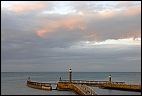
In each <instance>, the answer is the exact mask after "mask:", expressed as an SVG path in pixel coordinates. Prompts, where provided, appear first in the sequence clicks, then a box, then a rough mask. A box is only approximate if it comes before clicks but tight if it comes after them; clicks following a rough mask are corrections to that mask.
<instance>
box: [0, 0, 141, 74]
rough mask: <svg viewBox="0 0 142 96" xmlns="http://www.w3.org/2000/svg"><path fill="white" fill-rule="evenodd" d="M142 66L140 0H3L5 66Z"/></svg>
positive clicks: (42, 69) (94, 69)
mask: <svg viewBox="0 0 142 96" xmlns="http://www.w3.org/2000/svg"><path fill="white" fill-rule="evenodd" d="M69 68H72V70H73V72H141V1H1V72H67V71H68V70H69Z"/></svg>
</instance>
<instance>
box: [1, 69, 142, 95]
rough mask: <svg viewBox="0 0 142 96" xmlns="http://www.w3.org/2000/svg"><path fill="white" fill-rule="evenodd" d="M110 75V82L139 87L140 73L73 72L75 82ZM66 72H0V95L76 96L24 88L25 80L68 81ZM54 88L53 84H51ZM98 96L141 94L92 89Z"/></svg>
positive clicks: (67, 92) (55, 91) (102, 78)
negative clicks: (120, 82)
mask: <svg viewBox="0 0 142 96" xmlns="http://www.w3.org/2000/svg"><path fill="white" fill-rule="evenodd" d="M110 74H111V76H112V81H124V82H125V83H127V84H140V85H141V72H73V73H72V75H73V77H72V78H73V79H74V80H75V79H76V80H108V76H109V75H110ZM68 75H69V74H68V72H1V95H76V94H75V93H73V92H71V91H57V90H52V91H46V90H39V89H33V88H29V87H27V86H26V80H27V79H28V77H31V80H33V81H39V82H58V81H59V78H60V77H62V79H66V80H67V79H69V76H68ZM52 87H53V88H56V85H55V84H52ZM92 88H93V89H94V90H95V91H96V92H97V93H98V94H99V95H141V92H132V91H120V90H110V89H100V88H98V87H92Z"/></svg>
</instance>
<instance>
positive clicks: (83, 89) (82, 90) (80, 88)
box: [56, 82, 97, 95]
mask: <svg viewBox="0 0 142 96" xmlns="http://www.w3.org/2000/svg"><path fill="white" fill-rule="evenodd" d="M56 89H57V90H59V91H60V90H61V91H66V90H72V91H73V92H75V93H76V94H78V95H97V93H96V92H95V91H94V90H93V89H92V88H90V87H89V86H87V85H84V84H73V83H71V82H58V84H57V88H56Z"/></svg>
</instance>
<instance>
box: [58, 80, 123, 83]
mask: <svg viewBox="0 0 142 96" xmlns="http://www.w3.org/2000/svg"><path fill="white" fill-rule="evenodd" d="M59 82H69V80H60V81H59ZM72 83H75V84H86V83H87V84H88V83H91V84H104V83H110V82H109V81H94V80H92V81H87V80H72ZM124 83H125V82H111V84H124Z"/></svg>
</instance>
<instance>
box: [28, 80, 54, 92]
mask: <svg viewBox="0 0 142 96" xmlns="http://www.w3.org/2000/svg"><path fill="white" fill-rule="evenodd" d="M27 86H28V87H31V88H36V89H43V90H52V87H51V84H50V83H39V82H33V81H29V80H27Z"/></svg>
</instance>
